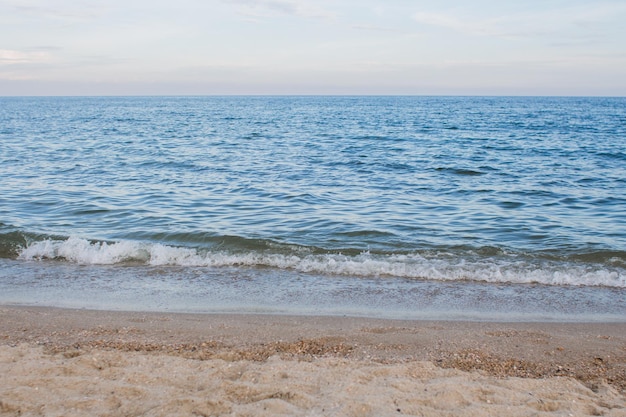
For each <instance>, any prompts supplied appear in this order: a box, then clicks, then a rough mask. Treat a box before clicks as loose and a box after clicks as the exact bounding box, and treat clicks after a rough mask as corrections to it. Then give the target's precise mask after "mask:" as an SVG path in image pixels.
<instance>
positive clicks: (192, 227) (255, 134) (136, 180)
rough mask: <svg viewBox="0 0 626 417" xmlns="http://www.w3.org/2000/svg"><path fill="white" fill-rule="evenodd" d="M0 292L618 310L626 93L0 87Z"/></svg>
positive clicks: (117, 304) (133, 303)
mask: <svg viewBox="0 0 626 417" xmlns="http://www.w3.org/2000/svg"><path fill="white" fill-rule="evenodd" d="M0 143H1V148H0V267H1V269H0V303H18V304H38V305H59V306H75V307H85V308H119V309H156V310H163V309H165V310H176V311H248V312H255V311H260V312H296V313H298V312H300V313H305V314H310V313H318V314H354V315H376V316H385V317H387V316H388V317H418V318H419V317H429V318H478V319H480V318H490V319H493V318H497V317H500V318H504V319H506V318H514V319H558V320H567V319H568V318H569V319H574V320H577V319H609V320H626V301H625V297H624V296H625V295H626V99H624V98H531V97H524V98H510V97H508V98H507V97H497V98H496V97H150V98H140V97H123V98H114V97H94V98H35V97H33V98H10V97H4V98H0Z"/></svg>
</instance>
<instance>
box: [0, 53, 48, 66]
mask: <svg viewBox="0 0 626 417" xmlns="http://www.w3.org/2000/svg"><path fill="white" fill-rule="evenodd" d="M49 60H50V54H49V53H48V52H45V51H15V50H12V49H0V65H15V64H35V63H41V62H46V61H49Z"/></svg>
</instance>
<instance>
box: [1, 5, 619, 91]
mask: <svg viewBox="0 0 626 417" xmlns="http://www.w3.org/2000/svg"><path fill="white" fill-rule="evenodd" d="M625 22H626V0H524V1H522V0H515V1H513V0H499V1H496V0H493V1H488V0H464V1H461V0H438V1H432V0H431V1H420V0H413V1H409V0H384V1H383V0H336V1H329V0H176V1H173V0H168V1H166V0H107V1H95V0H0V95H3V96H7V95H222V94H403V95H565V96H589V95H591V96H598V95H599V96H626V23H625Z"/></svg>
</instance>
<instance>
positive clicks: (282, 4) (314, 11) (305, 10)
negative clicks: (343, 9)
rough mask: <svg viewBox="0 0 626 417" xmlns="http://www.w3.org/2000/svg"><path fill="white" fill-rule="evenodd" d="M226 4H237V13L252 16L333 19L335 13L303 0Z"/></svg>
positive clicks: (238, 0) (242, 0) (234, 0)
mask: <svg viewBox="0 0 626 417" xmlns="http://www.w3.org/2000/svg"><path fill="white" fill-rule="evenodd" d="M225 3H227V4H233V5H236V6H237V9H238V11H239V13H241V14H243V15H245V16H252V17H270V16H275V15H284V16H296V17H303V18H313V19H334V18H335V17H336V14H335V13H333V12H331V11H329V10H326V9H324V8H322V7H319V6H318V5H317V4H316V3H314V2H308V1H303V0H230V1H225Z"/></svg>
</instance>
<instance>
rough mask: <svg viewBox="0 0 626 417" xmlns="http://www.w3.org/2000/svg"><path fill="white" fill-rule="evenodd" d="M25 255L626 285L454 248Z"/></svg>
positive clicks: (71, 245)
mask: <svg viewBox="0 0 626 417" xmlns="http://www.w3.org/2000/svg"><path fill="white" fill-rule="evenodd" d="M20 259H23V260H37V259H59V260H66V261H69V262H72V263H78V264H85V265H112V264H120V263H128V262H132V263H142V264H145V265H150V266H167V265H171V266H188V267H233V266H234V267H237V266H239V267H271V268H278V269H292V270H296V271H300V272H307V273H319V274H329V275H344V276H361V277H379V276H389V277H398V278H415V279H433V280H445V281H454V280H472V281H486V282H494V283H500V282H502V283H504V282H508V283H540V284H548V285H594V286H609V287H626V269H624V268H621V267H615V266H611V267H607V266H606V265H601V264H586V263H573V262H557V261H545V260H544V261H530V260H520V259H519V258H516V257H476V256H462V255H458V256H451V255H450V253H445V254H443V253H442V254H440V255H429V256H427V257H426V256H423V255H420V254H417V253H415V254H398V255H375V254H370V253H368V252H364V253H361V254H359V255H356V256H347V255H342V254H339V253H328V254H302V253H298V252H294V253H290V254H284V253H276V252H263V251H249V252H241V253H236V252H227V251H200V250H197V249H194V248H185V247H174V246H168V245H163V244H152V243H141V242H130V241H122V242H116V243H106V242H90V241H88V240H85V239H80V238H69V239H67V240H46V241H41V242H35V243H32V244H31V245H29V246H28V247H27V248H25V249H24V250H23V251H22V252H21V254H20Z"/></svg>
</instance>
